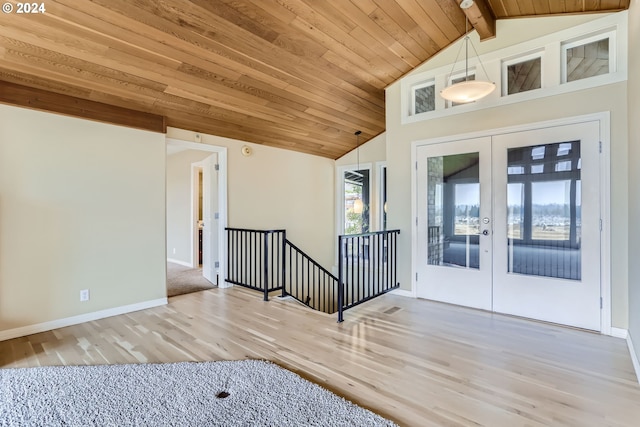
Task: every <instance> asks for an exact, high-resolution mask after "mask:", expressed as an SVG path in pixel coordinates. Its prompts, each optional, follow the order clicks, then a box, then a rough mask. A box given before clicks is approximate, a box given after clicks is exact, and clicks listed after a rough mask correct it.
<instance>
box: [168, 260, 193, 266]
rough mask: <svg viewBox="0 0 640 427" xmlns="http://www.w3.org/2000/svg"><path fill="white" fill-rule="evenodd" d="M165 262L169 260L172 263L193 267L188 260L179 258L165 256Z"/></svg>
mask: <svg viewBox="0 0 640 427" xmlns="http://www.w3.org/2000/svg"><path fill="white" fill-rule="evenodd" d="M167 262H171V263H173V264H178V265H182V266H184V267H189V268H193V265H191V263H190V262H185V261H180V260H179V259H173V258H167Z"/></svg>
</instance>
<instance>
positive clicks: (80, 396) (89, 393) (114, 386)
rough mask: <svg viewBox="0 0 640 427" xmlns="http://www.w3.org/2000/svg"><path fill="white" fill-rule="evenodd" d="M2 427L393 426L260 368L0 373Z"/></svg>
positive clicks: (170, 366) (289, 376)
mask: <svg viewBox="0 0 640 427" xmlns="http://www.w3.org/2000/svg"><path fill="white" fill-rule="evenodd" d="M0 425H2V426H395V425H396V424H394V423H393V422H391V421H389V420H386V419H384V418H382V417H380V416H378V415H376V414H374V413H372V412H370V411H368V410H366V409H364V408H361V407H359V406H357V405H355V404H353V403H351V402H349V401H347V400H345V399H343V398H341V397H339V396H336V395H335V394H333V393H331V392H329V391H327V390H325V389H323V388H322V387H320V386H318V385H316V384H313V383H311V382H309V381H307V380H305V379H303V378H301V377H300V376H298V375H296V374H294V373H293V372H290V371H288V370H286V369H283V368H280V367H279V366H277V365H275V364H273V363H270V362H264V361H259V360H244V361H237V362H227V361H224V362H181V363H167V364H139V365H136V364H133V365H99V366H51V367H40V368H19V369H0Z"/></svg>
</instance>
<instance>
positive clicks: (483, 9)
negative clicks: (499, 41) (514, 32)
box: [462, 0, 496, 41]
mask: <svg viewBox="0 0 640 427" xmlns="http://www.w3.org/2000/svg"><path fill="white" fill-rule="evenodd" d="M462 11H463V12H464V14H465V15H467V19H468V20H469V22H470V23H471V25H473V28H475V29H476V31H477V32H478V35H479V36H480V40H481V41H482V40H487V39H492V38H494V37H495V36H496V18H495V16H493V13H492V12H491V8H490V7H489V5H487V1H486V0H473V2H472V4H471V6H469V7H468V8H466V9H462Z"/></svg>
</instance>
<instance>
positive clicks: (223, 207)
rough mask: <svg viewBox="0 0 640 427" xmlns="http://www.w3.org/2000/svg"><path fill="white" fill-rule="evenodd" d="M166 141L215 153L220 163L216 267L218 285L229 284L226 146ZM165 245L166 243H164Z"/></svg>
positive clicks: (192, 242) (186, 147)
mask: <svg viewBox="0 0 640 427" xmlns="http://www.w3.org/2000/svg"><path fill="white" fill-rule="evenodd" d="M166 143H167V145H174V146H177V147H182V148H185V149H188V150H198V151H208V152H210V153H217V155H218V164H219V165H220V167H219V171H218V191H217V194H218V213H219V217H218V236H220V237H219V239H218V254H219V255H220V267H219V269H218V271H219V273H218V274H219V277H220V280H218V286H219V287H220V288H225V287H228V286H230V285H229V284H227V282H225V277H226V273H227V272H226V268H227V251H226V248H227V246H226V245H227V235H226V233H225V228H226V227H227V148H226V147H218V146H215V145H209V144H202V143H199V142H192V141H184V140H180V139H175V138H167V139H166ZM191 188H192V190H191V191H192V192H193V185H192V186H191ZM193 197H194V195H193V194H192V200H193ZM192 209H193V203H192ZM191 217H192V218H193V217H194V216H193V214H192V215H191ZM192 229H193V230H195V225H194V224H192ZM191 234H192V237H191V239H192V240H191V247H192V248H195V247H197V243H198V241H197V234H196V233H195V231H194V232H193V233H191ZM194 239H195V241H194ZM165 240H166V236H165ZM165 246H166V245H165ZM193 252H194V250H193V249H192V262H193V261H195V258H194V257H196V256H197V251H196V252H195V253H193Z"/></svg>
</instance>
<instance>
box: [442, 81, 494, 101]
mask: <svg viewBox="0 0 640 427" xmlns="http://www.w3.org/2000/svg"><path fill="white" fill-rule="evenodd" d="M495 88H496V84H495V83H493V82H487V81H482V80H467V81H464V82H459V83H456V84H453V85H451V86H449V87H446V88H444V89H443V90H442V91H440V96H442V97H443V98H444V99H446V100H447V101H451V102H456V103H458V104H464V103H467V102H473V101H477V100H478V99H480V98H484V97H485V96H487V95H489V94H490V93H491V92H493V91H494V89H495Z"/></svg>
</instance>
